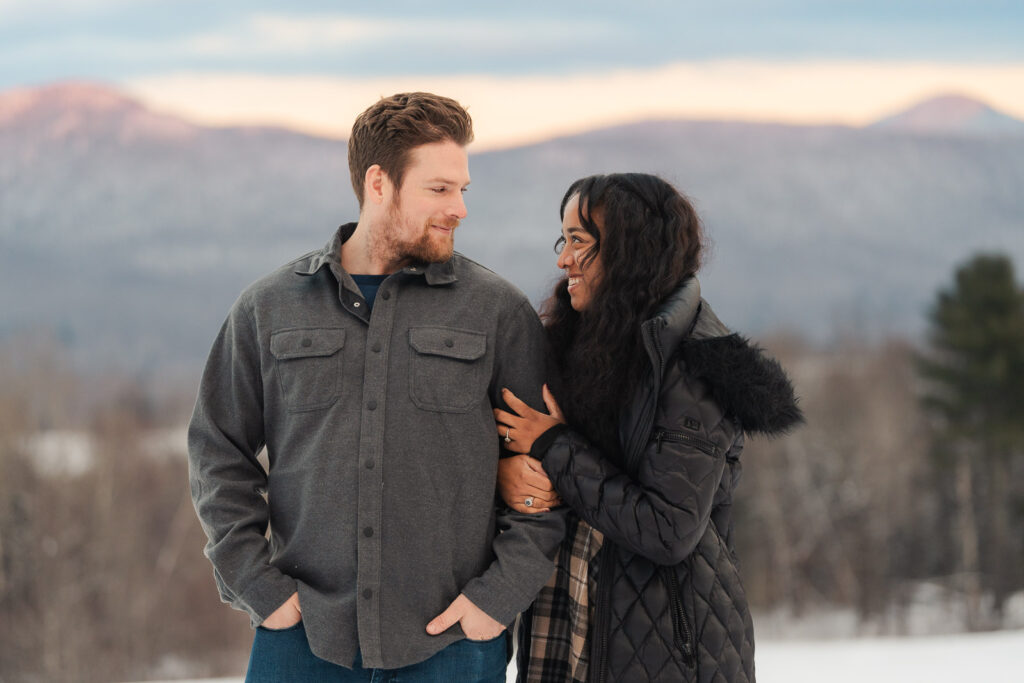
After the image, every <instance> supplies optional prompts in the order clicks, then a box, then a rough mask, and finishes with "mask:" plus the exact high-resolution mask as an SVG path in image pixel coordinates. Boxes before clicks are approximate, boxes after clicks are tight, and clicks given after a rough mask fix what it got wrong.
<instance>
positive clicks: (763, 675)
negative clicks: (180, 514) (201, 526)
mask: <svg viewBox="0 0 1024 683" xmlns="http://www.w3.org/2000/svg"><path fill="white" fill-rule="evenodd" d="M756 662H757V664H756V666H757V680H758V682H759V683H821V681H828V682H829V683H965V682H966V683H971V682H978V683H980V682H982V681H984V683H1020V682H1021V681H1024V630H1017V631H1000V632H996V633H981V634H969V635H955V636H928V637H918V638H895V637H893V638H858V639H849V640H819V641H790V640H787V641H772V640H766V641H762V642H759V643H758V644H757V658H756ZM508 680H509V681H514V680H515V672H514V671H513V670H512V669H510V670H509V679H508ZM241 681H242V679H241V678H223V679H216V680H212V679H206V680H202V681H200V680H193V681H186V682H184V683H241ZM168 683H169V682H168ZM179 683H181V682H179Z"/></svg>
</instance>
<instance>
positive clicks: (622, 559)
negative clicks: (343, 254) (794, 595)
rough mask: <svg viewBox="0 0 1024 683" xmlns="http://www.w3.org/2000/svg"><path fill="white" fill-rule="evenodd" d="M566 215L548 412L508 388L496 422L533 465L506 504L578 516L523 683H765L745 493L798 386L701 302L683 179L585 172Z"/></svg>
mask: <svg viewBox="0 0 1024 683" xmlns="http://www.w3.org/2000/svg"><path fill="white" fill-rule="evenodd" d="M561 214H562V236H561V237H560V238H559V240H558V243H557V244H556V251H557V252H558V254H559V256H558V266H559V268H561V269H562V270H563V271H564V272H565V275H566V277H565V279H563V280H562V281H560V282H559V283H558V284H557V286H556V287H555V291H554V293H553V295H552V296H551V298H550V300H549V301H548V302H547V303H546V304H545V307H544V311H543V318H544V320H545V325H546V328H547V332H548V336H549V339H550V342H551V345H552V350H553V354H554V360H555V362H556V365H557V368H558V373H557V377H556V379H557V383H553V384H554V390H555V391H554V395H553V394H552V392H549V391H548V389H547V387H545V388H544V396H545V401H546V403H547V407H548V411H549V413H550V414H544V413H540V412H537V411H535V410H533V409H531V408H530V407H529V406H527V405H526V404H525V403H523V402H522V401H520V400H519V399H518V398H517V397H515V396H514V395H512V393H511V392H509V391H507V390H506V392H505V399H506V401H507V403H508V406H509V408H511V410H512V412H508V411H504V410H496V411H495V418H496V420H497V423H498V434H499V435H500V436H501V437H502V438H503V439H504V442H505V445H506V446H507V447H508V448H509V450H511V451H513V452H515V453H519V454H521V455H517V456H515V457H512V458H508V459H505V460H502V461H501V463H500V473H499V489H500V493H501V495H502V497H503V498H504V499H505V501H506V502H507V503H508V504H509V505H510V506H511V507H513V508H515V509H516V510H518V511H520V512H535V511H541V510H545V509H548V508H549V507H550V506H551V505H554V504H557V503H559V502H563V503H565V504H566V505H568V506H569V507H571V509H572V511H573V512H574V513H575V514H574V516H573V518H572V520H571V522H570V525H569V534H568V536H567V538H566V540H565V542H564V543H563V545H562V548H561V549H560V551H559V555H558V558H557V561H556V564H557V571H556V572H555V574H554V576H553V577H552V580H551V582H549V584H548V586H546V587H545V588H544V590H543V591H542V593H541V594H540V596H538V599H537V601H536V602H535V603H534V606H533V608H532V609H531V614H529V615H527V618H526V619H525V620H524V628H523V629H522V632H523V635H522V640H521V646H522V647H521V648H520V658H519V662H518V664H519V671H520V678H521V679H524V680H529V681H542V682H547V681H654V680H657V681H722V682H729V683H733V682H736V681H753V680H754V663H753V647H754V643H753V627H752V623H751V619H750V613H749V611H748V609H747V603H746V598H745V596H744V593H743V588H742V586H741V584H740V579H739V574H738V572H737V568H736V560H735V555H734V553H733V545H732V522H731V504H732V494H733V488H734V486H735V485H736V482H737V480H738V478H739V474H740V451H741V449H742V446H743V435H744V433H758V432H760V433H766V434H777V433H780V432H782V431H785V430H786V429H788V428H790V427H792V426H793V425H795V424H797V423H798V422H800V420H801V419H802V418H801V415H800V410H799V409H798V408H797V405H796V401H795V398H794V396H793V390H792V387H791V385H790V383H789V381H788V379H787V378H786V375H785V373H783V371H782V369H781V368H780V367H779V365H778V363H776V362H775V361H774V360H772V359H769V358H767V357H765V356H764V355H763V354H762V353H761V351H760V350H759V349H757V348H756V347H753V346H751V345H749V344H748V343H747V342H746V340H744V339H743V338H741V337H739V336H738V335H735V334H730V333H729V331H728V330H727V329H726V327H725V326H724V325H723V324H722V323H721V322H720V321H719V320H718V318H716V317H715V315H714V313H712V311H711V309H710V307H709V306H708V305H707V303H705V302H704V301H703V300H702V299H701V297H700V287H699V285H698V283H697V280H696V278H695V277H694V276H695V274H696V272H697V270H698V267H699V264H700V259H701V246H702V245H701V237H702V236H701V226H700V221H699V220H698V218H697V215H696V213H695V212H694V210H693V207H692V206H691V205H690V204H689V202H687V201H686V199H684V198H683V197H682V196H681V195H680V194H679V193H678V192H677V191H676V190H675V189H674V188H673V187H672V186H671V185H669V184H668V183H666V182H665V181H663V180H661V179H660V178H657V177H655V176H651V175H644V174H635V173H630V174H614V175H601V176H591V177H588V178H583V179H581V180H578V181H576V182H575V183H573V184H572V185H571V186H570V187H569V190H568V191H567V192H566V194H565V197H564V198H563V200H562V206H561ZM555 395H557V397H558V402H556V400H555ZM559 402H560V404H561V406H562V407H561V408H560V407H559ZM562 408H564V414H563V410H562ZM566 423H567V424H566Z"/></svg>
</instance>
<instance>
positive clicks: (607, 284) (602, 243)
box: [541, 173, 703, 458]
mask: <svg viewBox="0 0 1024 683" xmlns="http://www.w3.org/2000/svg"><path fill="white" fill-rule="evenodd" d="M576 195H579V203H578V207H579V208H578V211H579V220H580V225H582V226H583V228H584V229H585V230H586V231H587V232H588V233H590V234H591V235H592V236H593V237H594V240H595V242H594V245H593V247H591V248H590V249H589V250H588V252H587V254H586V256H585V258H586V259H588V260H589V259H591V258H593V259H597V261H598V263H599V264H600V267H601V273H602V274H601V277H600V278H599V280H598V282H597V284H596V286H595V288H594V290H593V293H592V295H591V297H590V302H589V305H588V306H587V308H586V309H585V310H584V311H582V312H576V311H575V310H573V308H572V306H571V305H570V303H569V294H568V291H567V287H568V280H567V279H563V280H561V281H560V282H559V283H558V284H557V285H555V289H554V292H553V293H552V295H551V297H550V298H549V299H548V300H547V301H546V302H545V303H544V305H543V307H542V309H541V318H542V319H543V320H544V324H545V327H546V328H547V333H548V339H549V341H550V343H551V347H552V350H553V352H554V359H555V363H556V364H557V368H558V375H559V380H561V381H560V382H558V383H557V384H556V386H555V391H556V393H557V398H558V400H559V402H560V404H561V407H562V409H563V411H564V412H565V414H566V417H567V419H568V421H569V424H572V425H573V426H575V427H577V428H578V429H579V430H580V431H582V432H583V433H584V434H586V435H587V436H588V437H589V438H590V439H592V440H594V441H596V442H597V443H598V445H599V446H600V447H601V448H602V450H604V451H605V452H606V453H608V454H609V455H612V456H613V457H616V458H620V457H621V447H620V444H619V436H618V422H619V414H620V409H621V408H622V407H623V405H625V402H627V401H628V400H629V398H630V397H631V396H632V395H633V393H634V392H635V390H636V388H637V384H638V383H639V381H640V379H641V377H642V376H643V372H644V370H645V365H647V364H648V362H649V361H648V360H647V356H646V352H645V351H644V347H643V340H642V338H641V333H640V325H641V323H643V322H644V321H645V320H647V319H648V318H651V317H652V316H653V315H654V314H655V313H656V312H657V310H658V307H659V305H660V304H661V303H662V302H663V301H664V300H665V298H666V297H668V296H669V295H670V294H671V293H672V292H674V291H675V290H676V289H677V288H678V287H679V286H680V285H681V284H682V282H683V281H684V280H685V279H686V278H688V277H691V276H693V275H694V274H696V272H697V270H698V269H699V268H700V263H701V253H702V242H703V230H702V228H701V223H700V219H699V218H698V216H697V212H696V211H695V210H694V208H693V206H691V204H690V202H689V201H687V199H686V198H685V197H684V196H683V195H681V194H680V193H679V192H678V191H677V190H676V189H675V188H674V187H672V186H671V185H670V184H669V183H667V182H665V181H664V180H662V179H661V178H659V177H657V176H653V175H648V174H645V173H615V174H611V175H593V176H589V177H586V178H581V179H579V180H577V181H576V182H574V183H573V184H572V185H570V186H569V189H568V190H567V191H566V193H565V196H564V197H563V198H562V205H561V208H560V215H561V216H562V218H564V217H565V207H566V205H567V204H568V203H569V201H570V200H571V199H572V198H573V197H574V196H576Z"/></svg>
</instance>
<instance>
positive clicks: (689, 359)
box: [677, 334, 804, 436]
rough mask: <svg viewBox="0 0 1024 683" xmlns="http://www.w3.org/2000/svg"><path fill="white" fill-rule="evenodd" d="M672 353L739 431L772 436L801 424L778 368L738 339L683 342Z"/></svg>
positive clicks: (788, 386) (732, 336) (786, 381)
mask: <svg viewBox="0 0 1024 683" xmlns="http://www.w3.org/2000/svg"><path fill="white" fill-rule="evenodd" d="M677 353H678V354H679V357H680V359H681V360H682V362H683V363H684V364H685V369H686V372H687V373H688V374H690V375H691V376H693V377H698V378H700V379H702V380H704V381H705V382H707V383H708V386H709V387H710V388H711V395H712V396H714V398H715V401H716V402H717V403H718V405H720V406H721V407H722V409H723V410H724V411H725V412H726V413H727V414H729V415H732V416H733V417H735V418H736V419H738V420H739V422H740V425H741V426H742V427H743V431H744V432H747V433H749V434H756V433H759V434H766V435H770V436H775V435H778V434H783V433H785V432H787V431H789V430H790V429H792V428H793V427H795V426H797V425H798V424H800V423H802V422H803V421H804V416H803V412H802V411H801V410H800V407H799V406H798V405H797V398H796V395H795V393H794V391H793V385H792V383H791V382H790V381H789V377H787V376H786V372H785V371H784V370H783V369H782V366H781V365H779V362H778V361H777V360H775V359H774V358H772V357H771V356H769V355H767V354H766V353H765V352H764V351H763V350H762V349H761V348H760V347H758V346H756V345H754V344H751V343H750V341H749V340H747V339H745V338H743V337H742V336H740V335H738V334H730V335H727V336H724V337H709V338H704V339H700V338H697V337H688V338H686V339H684V340H683V341H682V343H680V345H679V347H678V350H677Z"/></svg>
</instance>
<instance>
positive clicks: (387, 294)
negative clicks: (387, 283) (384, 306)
mask: <svg viewBox="0 0 1024 683" xmlns="http://www.w3.org/2000/svg"><path fill="white" fill-rule="evenodd" d="M380 298H381V299H384V300H385V301H387V300H388V299H390V298H391V292H381V295H380Z"/></svg>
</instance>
